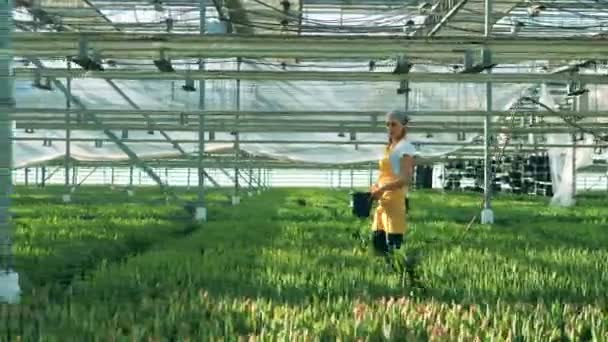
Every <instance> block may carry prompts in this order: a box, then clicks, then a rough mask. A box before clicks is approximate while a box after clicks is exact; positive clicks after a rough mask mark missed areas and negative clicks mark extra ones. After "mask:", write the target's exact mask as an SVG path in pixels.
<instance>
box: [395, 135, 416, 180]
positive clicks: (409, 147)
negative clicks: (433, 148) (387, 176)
mask: <svg viewBox="0 0 608 342" xmlns="http://www.w3.org/2000/svg"><path fill="white" fill-rule="evenodd" d="M416 154H417V151H416V147H415V146H414V144H412V143H411V142H410V141H408V140H407V139H404V140H401V141H399V142H398V143H397V145H395V147H394V148H393V150H392V151H391V153H390V155H389V160H390V162H391V169H392V170H393V173H394V174H395V175H399V174H400V173H401V157H403V156H412V157H415V156H416Z"/></svg>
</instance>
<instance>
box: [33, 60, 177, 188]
mask: <svg viewBox="0 0 608 342" xmlns="http://www.w3.org/2000/svg"><path fill="white" fill-rule="evenodd" d="M30 61H31V62H32V63H33V64H34V65H35V66H36V67H37V68H38V69H40V70H44V69H45V68H44V65H42V62H40V60H38V59H36V58H30ZM50 79H51V81H52V82H53V83H54V84H55V87H57V89H59V90H60V91H61V92H62V93H64V94H65V95H66V96H69V97H70V98H71V101H72V103H74V104H75V105H77V106H78V107H80V108H81V109H87V108H86V106H85V105H84V103H82V101H80V100H79V99H78V98H77V97H75V96H73V95H72V94H69V95H68V91H67V89H66V87H65V86H64V85H63V83H61V81H59V80H57V79H56V78H54V77H51V78H50ZM89 118H91V120H93V122H95V125H97V126H98V127H100V126H102V125H103V123H102V122H101V121H100V120H99V119H97V117H96V116H95V115H94V114H93V115H91V116H89ZM103 131H104V133H105V135H106V136H108V138H109V139H110V140H111V141H112V142H113V143H115V144H116V145H117V146H118V148H120V150H121V151H122V152H124V153H125V154H126V155H127V156H128V157H129V159H131V160H132V161H133V162H134V164H136V165H137V166H138V167H140V168H141V169H143V170H144V172H146V174H148V176H150V178H152V179H153V180H154V181H155V182H156V183H157V184H158V185H159V187H160V188H161V190H162V191H166V190H167V189H166V187H165V185H164V184H163V182H162V180H161V178H160V177H159V176H158V175H157V174H156V173H154V170H152V169H151V168H150V167H148V166H147V165H146V164H145V163H144V162H142V161H141V160H140V159H139V158H138V157H137V155H136V154H135V153H134V152H133V151H132V150H131V149H130V148H129V147H128V146H127V145H125V144H124V143H123V142H122V141H121V139H120V138H118V137H117V136H116V135H115V134H114V133H113V132H112V131H111V130H110V129H103Z"/></svg>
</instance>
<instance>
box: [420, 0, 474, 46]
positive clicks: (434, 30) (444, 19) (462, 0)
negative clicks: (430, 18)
mask: <svg viewBox="0 0 608 342" xmlns="http://www.w3.org/2000/svg"><path fill="white" fill-rule="evenodd" d="M467 2H468V0H460V1H459V2H458V3H457V4H456V5H455V6H454V7H452V8H451V9H450V10H449V11H448V12H447V13H446V14H445V15H444V16H443V17H442V18H441V20H440V21H439V22H438V23H437V24H436V25H435V26H434V27H433V28H432V29H431V31H430V32H429V33H428V35H427V36H429V37H433V36H434V35H435V34H436V33H437V32H439V30H441V28H442V27H443V26H444V25H445V24H446V23H447V22H448V20H450V19H451V18H452V17H453V16H454V15H455V14H456V13H458V11H460V9H461V8H462V6H464V5H465V4H466V3H467Z"/></svg>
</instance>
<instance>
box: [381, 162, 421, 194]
mask: <svg viewBox="0 0 608 342" xmlns="http://www.w3.org/2000/svg"><path fill="white" fill-rule="evenodd" d="M400 163H401V168H400V169H401V170H400V171H401V172H400V174H399V178H398V179H396V180H395V181H393V182H390V183H387V184H384V185H383V186H381V187H380V188H378V189H377V191H375V192H374V197H378V196H381V195H382V193H384V192H386V191H392V190H396V189H399V188H403V187H409V186H410V181H411V179H412V172H413V170H414V158H413V157H412V156H410V155H404V156H403V157H401V159H400Z"/></svg>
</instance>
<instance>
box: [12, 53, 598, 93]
mask: <svg viewBox="0 0 608 342" xmlns="http://www.w3.org/2000/svg"><path fill="white" fill-rule="evenodd" d="M607 50H608V49H607ZM607 54H608V51H607ZM37 75H40V76H43V77H51V78H60V77H68V76H71V77H72V78H89V79H114V80H167V81H169V80H184V79H186V78H191V79H195V80H200V79H203V78H204V79H212V80H231V79H237V78H238V79H241V80H254V81H289V82H294V81H328V82H346V81H353V82H354V81H358V82H362V81H366V82H389V81H390V82H393V81H409V82H418V83H459V82H462V83H486V82H488V81H492V82H494V83H542V82H557V81H559V82H566V81H569V80H573V81H576V82H583V83H586V84H608V79H606V77H605V76H604V75H601V74H597V75H594V74H577V75H570V74H568V73H500V74H493V75H488V74H482V73H479V74H475V73H439V72H437V73H435V72H413V73H408V74H393V73H389V72H369V71H332V72H327V71H281V72H279V71H241V72H240V73H238V72H235V71H231V70H203V71H181V70H177V71H175V72H158V71H156V70H145V71H141V70H128V69H123V70H105V71H85V70H77V69H73V70H70V71H68V70H67V69H60V68H53V69H48V68H47V69H44V70H40V71H36V70H33V69H31V68H15V77H16V78H18V79H32V78H34V77H36V76H37Z"/></svg>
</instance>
